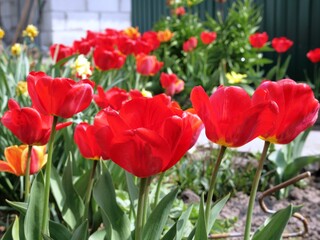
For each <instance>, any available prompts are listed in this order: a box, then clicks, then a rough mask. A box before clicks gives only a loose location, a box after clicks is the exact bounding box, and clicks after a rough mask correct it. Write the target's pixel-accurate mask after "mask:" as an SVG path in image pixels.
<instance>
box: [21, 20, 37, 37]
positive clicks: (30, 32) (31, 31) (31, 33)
mask: <svg viewBox="0 0 320 240" xmlns="http://www.w3.org/2000/svg"><path fill="white" fill-rule="evenodd" d="M38 35H39V31H38V28H37V27H36V26H34V25H32V24H29V25H28V26H27V28H26V29H25V30H24V31H23V32H22V36H24V37H29V38H30V39H31V41H33V40H34V38H35V37H36V36H38Z"/></svg>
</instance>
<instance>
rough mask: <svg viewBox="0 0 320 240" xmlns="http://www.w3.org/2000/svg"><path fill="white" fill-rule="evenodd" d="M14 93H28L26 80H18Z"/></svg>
mask: <svg viewBox="0 0 320 240" xmlns="http://www.w3.org/2000/svg"><path fill="white" fill-rule="evenodd" d="M16 94H17V95H18V96H20V95H25V96H27V95H28V85H27V82H26V81H19V82H18V84H17V87H16Z"/></svg>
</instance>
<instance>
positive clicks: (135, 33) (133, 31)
mask: <svg viewBox="0 0 320 240" xmlns="http://www.w3.org/2000/svg"><path fill="white" fill-rule="evenodd" d="M123 34H124V35H127V36H128V37H129V38H131V39H137V38H139V37H140V32H139V28H138V27H135V28H134V27H128V28H126V29H124V30H123Z"/></svg>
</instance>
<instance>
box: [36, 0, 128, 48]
mask: <svg viewBox="0 0 320 240" xmlns="http://www.w3.org/2000/svg"><path fill="white" fill-rule="evenodd" d="M130 25H131V1H130V0H48V1H47V5H46V6H45V8H44V13H43V19H42V26H41V42H42V44H44V45H47V46H48V45H50V44H52V43H63V44H66V45H71V44H72V42H73V40H75V39H79V38H81V37H84V36H85V35H86V30H89V29H90V30H93V31H102V30H104V29H105V28H115V29H123V28H126V27H129V26H130Z"/></svg>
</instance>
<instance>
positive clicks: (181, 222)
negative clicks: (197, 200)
mask: <svg viewBox="0 0 320 240" xmlns="http://www.w3.org/2000/svg"><path fill="white" fill-rule="evenodd" d="M192 208H193V205H190V206H189V207H188V209H187V210H186V211H184V212H183V213H182V214H181V216H180V217H179V219H178V221H177V227H176V231H177V233H176V239H175V240H181V239H182V237H183V233H184V231H185V227H186V224H187V222H188V219H189V217H190V214H191V211H192Z"/></svg>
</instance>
